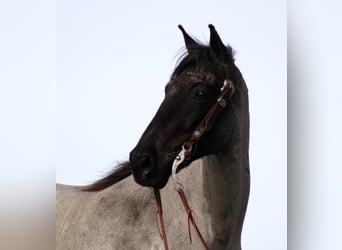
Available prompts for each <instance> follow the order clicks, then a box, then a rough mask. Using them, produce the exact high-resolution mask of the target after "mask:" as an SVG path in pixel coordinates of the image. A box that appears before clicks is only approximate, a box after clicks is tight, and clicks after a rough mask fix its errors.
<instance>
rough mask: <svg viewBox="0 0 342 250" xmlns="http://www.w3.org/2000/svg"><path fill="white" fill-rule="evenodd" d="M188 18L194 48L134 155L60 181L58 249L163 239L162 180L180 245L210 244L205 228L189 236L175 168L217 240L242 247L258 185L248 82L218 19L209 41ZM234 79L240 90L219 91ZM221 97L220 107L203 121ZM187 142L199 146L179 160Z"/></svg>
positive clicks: (201, 223)
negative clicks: (92, 174)
mask: <svg viewBox="0 0 342 250" xmlns="http://www.w3.org/2000/svg"><path fill="white" fill-rule="evenodd" d="M179 28H180V30H181V32H182V35H183V38H184V42H185V49H186V52H185V54H184V55H182V56H181V59H180V60H179V62H178V64H177V65H176V67H175V69H174V71H173V73H172V74H171V78H170V80H169V82H168V83H167V84H166V86H165V98H164V100H163V101H162V103H161V105H160V107H159V109H158V111H157V113H156V114H155V116H154V118H153V119H152V121H151V122H150V124H149V125H148V126H147V128H146V130H145V131H144V133H143V134H142V136H141V138H140V140H139V141H138V143H137V145H136V146H135V148H134V149H133V150H132V151H131V152H130V155H129V161H127V162H124V163H122V164H120V165H119V166H117V167H116V168H114V169H113V170H112V172H110V173H108V174H107V175H106V176H105V177H104V178H102V179H100V180H98V181H96V182H95V183H93V184H90V185H88V186H81V187H77V186H67V185H60V184H57V186H56V190H57V192H56V249H63V250H66V249H132V250H133V249H163V240H162V239H161V235H160V232H158V230H159V225H158V219H157V217H156V210H157V208H156V201H155V198H154V195H153V188H154V189H155V190H156V189H157V190H159V189H161V194H162V197H163V213H164V217H165V218H164V221H165V230H166V232H167V235H168V242H169V247H170V249H201V248H202V247H203V246H202V244H201V242H200V240H199V239H198V237H193V239H192V243H191V244H190V242H189V239H188V234H189V233H190V232H191V229H190V228H189V229H187V226H186V224H187V222H186V221H187V215H186V214H184V213H183V212H182V211H183V210H184V208H182V204H181V202H180V201H179V200H178V197H177V192H175V190H174V185H173V184H174V183H172V182H170V181H169V179H170V176H171V174H172V175H173V174H174V172H173V171H176V172H175V173H178V176H179V177H178V178H179V179H178V180H180V182H181V183H182V184H181V185H182V187H184V191H185V193H186V195H187V197H188V200H189V204H190V205H191V209H192V210H191V211H192V212H193V215H194V217H195V219H196V221H197V223H198V227H199V228H200V230H201V232H202V235H203V238H204V239H205V242H206V243H207V245H208V247H209V249H214V250H220V249H230V250H236V249H241V233H242V228H243V222H244V217H245V213H246V209H247V204H248V197H249V189H250V169H249V151H248V150H249V104H248V89H247V86H246V83H245V81H244V79H243V77H242V74H241V72H240V70H239V69H238V67H237V66H236V65H235V59H234V51H233V49H232V47H231V46H229V45H227V46H226V45H225V44H224V43H223V42H222V40H221V38H220V36H219V34H218V32H217V31H216V29H215V27H214V26H213V25H211V24H210V25H209V30H210V40H209V44H208V45H206V44H203V43H200V42H199V41H197V39H194V38H193V37H191V36H190V35H189V34H188V33H187V32H186V31H185V30H184V28H183V27H182V26H181V25H179ZM227 82H229V83H230V84H231V86H230V87H232V88H233V91H231V95H229V98H227V99H225V100H218V96H220V93H221V92H222V89H223V88H225V87H224V86H225V85H226V83H227ZM221 99H222V98H221ZM215 105H218V106H220V107H221V108H220V109H221V110H220V114H216V113H215V114H214V115H215V119H213V120H210V121H209V122H210V123H211V124H210V126H207V127H205V129H203V127H200V129H198V124H203V122H202V121H203V120H205V118H206V117H207V116H208V113H210V111H211V109H212V107H213V106H215ZM211 115H212V114H211ZM212 121H213V122H212ZM207 122H208V120H207ZM194 131H195V132H194ZM194 135H195V137H196V136H198V137H200V139H199V140H192V139H193V137H194ZM199 135H200V136H199ZM189 141H190V142H191V143H190V149H191V150H190V149H189ZM185 149H186V150H187V153H189V155H188V156H187V157H185V158H186V159H185V160H184V161H182V162H181V163H180V164H179V168H178V169H176V170H174V169H173V166H174V162H175V158H176V159H178V158H177V157H179V155H180V153H181V152H184V150H185ZM137 183H138V184H140V185H136V184H137ZM114 184H115V185H114ZM156 219H157V221H156ZM188 230H189V231H188ZM159 231H160V230H159ZM162 236H163V235H162ZM162 238H163V237H162ZM164 240H165V239H164Z"/></svg>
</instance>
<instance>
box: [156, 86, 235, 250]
mask: <svg viewBox="0 0 342 250" xmlns="http://www.w3.org/2000/svg"><path fill="white" fill-rule="evenodd" d="M234 90H235V88H234V85H233V82H232V81H231V80H228V79H226V80H225V81H224V82H223V86H222V88H221V90H220V94H219V96H218V98H217V101H216V102H215V103H214V105H213V106H212V107H211V108H210V110H209V111H208V113H207V114H206V116H205V117H204V118H203V120H202V121H201V122H200V123H199V125H198V126H197V127H196V129H195V130H194V132H193V133H192V135H191V138H190V140H188V141H187V142H185V143H184V144H183V146H182V150H181V151H180V152H179V153H178V155H177V156H176V158H175V159H174V161H173V164H172V179H173V186H174V188H175V190H176V191H177V192H178V194H179V196H180V198H181V201H182V203H183V206H184V208H185V211H186V213H187V216H188V232H189V239H190V244H191V243H192V237H191V229H190V222H191V224H192V226H193V227H194V229H195V231H196V233H197V235H198V237H199V238H200V240H201V243H202V245H203V247H204V249H206V250H208V249H209V247H208V245H207V244H206V242H205V240H204V238H203V236H202V234H201V232H200V231H199V229H198V226H197V224H196V222H195V219H194V216H193V211H192V210H191V208H190V206H189V203H188V201H187V199H186V197H185V193H184V186H183V184H182V183H181V182H180V181H179V180H178V179H177V177H176V174H177V168H178V166H179V165H181V164H182V163H183V162H184V160H187V161H189V160H190V159H191V156H192V155H193V153H194V152H195V150H196V149H197V143H198V141H199V140H200V139H201V138H202V136H203V135H204V134H205V132H207V131H209V130H210V129H211V128H212V127H213V125H214V124H215V121H216V120H217V118H218V116H219V115H220V114H221V112H222V110H223V109H224V108H225V107H226V105H227V101H228V100H229V99H230V98H231V97H232V95H233V94H234ZM154 195H155V197H156V201H157V207H158V209H157V216H158V217H159V222H160V227H161V229H159V227H158V229H159V232H160V236H161V238H162V240H163V242H164V249H165V250H168V249H169V247H168V243H167V237H166V230H165V223H164V219H163V209H162V202H161V196H160V191H159V189H157V188H154Z"/></svg>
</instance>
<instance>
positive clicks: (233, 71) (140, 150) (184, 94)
mask: <svg viewBox="0 0 342 250" xmlns="http://www.w3.org/2000/svg"><path fill="white" fill-rule="evenodd" d="M179 28H180V30H181V31H182V33H183V36H184V40H185V45H186V50H187V54H186V56H184V57H183V59H182V60H181V61H180V62H179V64H178V65H177V67H176V69H175V70H174V72H173V73H172V75H171V79H170V81H169V82H168V83H167V85H166V87H165V99H164V100H163V102H162V104H161V105H160V107H159V110H158V111H157V113H156V115H155V116H154V118H153V120H152V121H151V123H150V124H149V126H148V127H147V129H146V130H145V132H144V133H143V135H142V136H141V138H140V140H139V142H138V144H137V145H136V147H135V148H134V149H133V150H132V152H131V153H130V165H131V168H132V173H133V175H134V179H135V181H136V182H137V183H139V184H141V185H143V186H152V187H155V188H162V187H164V186H165V185H166V183H167V181H168V178H169V176H170V174H171V168H172V162H173V160H174V158H175V157H176V156H177V154H178V153H179V151H180V150H181V149H182V146H183V144H184V143H185V142H186V141H188V140H189V139H190V137H191V135H192V133H193V132H194V130H195V129H196V127H197V125H198V124H199V123H200V122H201V121H202V119H203V118H204V117H205V115H206V114H207V113H208V111H209V110H210V108H211V107H212V106H213V105H214V103H215V102H217V97H218V95H219V94H220V90H221V88H222V86H223V83H224V81H225V80H227V79H229V80H230V81H232V82H233V83H234V81H235V80H236V79H237V78H238V77H239V75H238V74H239V72H238V70H237V68H236V66H235V64H234V58H233V50H232V48H231V47H230V46H225V45H224V44H223V43H222V41H221V39H220V37H219V35H218V33H217V32H216V30H215V28H214V26H213V25H209V29H210V43H209V45H203V44H200V43H198V42H197V41H195V40H194V39H193V38H191V37H190V36H189V35H188V34H187V33H186V32H185V30H184V29H183V27H182V26H179ZM230 105H232V103H231V100H228V103H227V104H226V106H227V107H226V109H225V111H224V113H222V114H221V115H220V117H219V118H218V120H217V121H216V122H215V124H214V127H213V128H212V129H210V130H209V131H208V132H207V133H205V134H204V135H203V137H202V138H201V140H200V141H199V142H198V145H197V146H196V151H194V152H193V154H192V156H191V160H188V161H186V162H185V163H184V164H183V165H182V166H181V167H185V166H186V165H188V164H190V163H191V161H193V160H195V159H198V158H200V157H202V156H204V155H209V154H213V153H216V152H219V151H220V150H222V149H223V148H224V147H225V145H227V144H228V143H229V140H230V136H231V133H232V127H233V125H234V115H233V109H231V108H230V107H229V106H230Z"/></svg>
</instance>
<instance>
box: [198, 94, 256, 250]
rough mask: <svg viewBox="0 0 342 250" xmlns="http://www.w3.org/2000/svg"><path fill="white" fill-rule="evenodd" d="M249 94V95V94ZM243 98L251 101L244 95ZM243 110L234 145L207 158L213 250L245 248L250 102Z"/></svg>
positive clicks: (206, 187) (205, 184)
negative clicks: (243, 233) (242, 240)
mask: <svg viewBox="0 0 342 250" xmlns="http://www.w3.org/2000/svg"><path fill="white" fill-rule="evenodd" d="M246 95H247V93H246ZM242 98H247V96H244V97H242ZM243 103H244V104H245V105H247V106H245V107H243V106H242V107H240V108H241V110H240V111H239V112H238V113H239V114H240V115H241V116H240V117H239V118H238V119H237V124H236V127H235V128H234V130H233V131H234V132H233V133H234V135H233V140H232V143H231V145H229V146H227V148H226V149H225V150H223V151H222V152H220V153H219V154H215V155H209V156H206V157H204V158H203V160H202V164H203V189H204V196H205V198H206V200H207V203H208V210H209V214H210V225H209V227H210V228H209V232H210V234H211V237H212V239H213V240H212V242H213V244H212V245H211V247H210V249H234V250H235V249H241V231H242V225H243V220H244V216H245V212H246V207H247V202H248V196H249V178H250V176H249V159H248V144H249V113H248V100H246V99H245V100H244V102H243Z"/></svg>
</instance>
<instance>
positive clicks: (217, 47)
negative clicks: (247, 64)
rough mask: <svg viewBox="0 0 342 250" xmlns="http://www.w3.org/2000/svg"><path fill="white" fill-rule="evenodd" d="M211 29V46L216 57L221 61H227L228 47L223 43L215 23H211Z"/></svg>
mask: <svg viewBox="0 0 342 250" xmlns="http://www.w3.org/2000/svg"><path fill="white" fill-rule="evenodd" d="M209 29H210V48H211V49H212V51H213V52H214V54H215V56H216V58H217V59H218V60H219V61H220V62H221V63H226V59H227V52H228V51H227V47H226V46H225V45H224V44H223V42H222V40H221V38H220V36H219V34H218V33H217V31H216V29H215V27H214V25H212V24H209Z"/></svg>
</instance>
